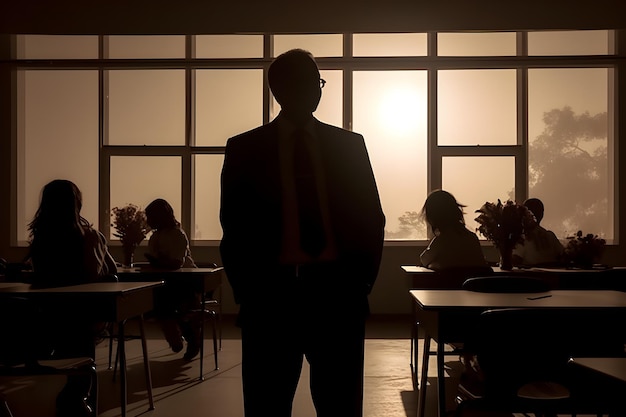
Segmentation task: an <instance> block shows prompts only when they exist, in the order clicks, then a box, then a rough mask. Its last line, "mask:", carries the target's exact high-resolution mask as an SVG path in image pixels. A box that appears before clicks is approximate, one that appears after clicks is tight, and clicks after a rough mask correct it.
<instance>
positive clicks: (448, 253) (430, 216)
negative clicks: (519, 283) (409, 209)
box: [420, 190, 488, 271]
mask: <svg viewBox="0 0 626 417" xmlns="http://www.w3.org/2000/svg"><path fill="white" fill-rule="evenodd" d="M463 207H465V206H464V205H462V204H459V203H458V202H457V201H456V199H455V198H454V196H453V195H452V194H450V193H449V192H447V191H444V190H435V191H433V192H431V193H430V194H429V195H428V197H427V198H426V202H425V203H424V207H423V208H422V216H424V218H425V219H426V222H427V223H428V224H429V225H430V228H431V230H432V232H433V234H434V235H435V236H434V237H433V238H432V240H431V241H430V243H429V245H428V247H427V248H426V250H424V251H423V252H422V254H421V255H420V262H421V264H422V266H425V267H427V268H430V269H434V270H437V271H441V270H447V269H455V268H457V269H458V268H465V267H467V268H472V269H478V268H482V267H485V269H487V268H488V264H487V261H486V260H485V257H484V255H483V252H482V249H481V247H480V241H479V240H478V236H476V234H475V233H472V232H471V231H470V230H468V229H467V227H465V220H464V219H463Z"/></svg>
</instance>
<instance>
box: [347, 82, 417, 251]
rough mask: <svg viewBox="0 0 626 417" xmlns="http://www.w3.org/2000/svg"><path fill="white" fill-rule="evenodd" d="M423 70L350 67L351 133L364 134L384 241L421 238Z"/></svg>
mask: <svg viewBox="0 0 626 417" xmlns="http://www.w3.org/2000/svg"><path fill="white" fill-rule="evenodd" d="M426 97H427V78H426V71H356V72H355V73H354V109H353V110H354V131H355V132H359V133H361V134H363V135H364V137H365V142H366V144H367V148H368V152H369V155H370V159H371V161H372V167H373V169H374V174H375V176H376V182H377V184H378V190H379V193H380V197H381V201H382V205H383V211H384V212H385V216H386V218H387V224H386V226H385V238H386V239H426V226H425V225H424V223H423V222H419V221H417V220H418V216H417V213H418V212H419V211H420V210H421V208H422V205H423V204H424V200H425V199H426V180H427V179H426V178H427V175H426V167H427V160H426V155H427V148H426V133H427V123H426V122H427V117H426Z"/></svg>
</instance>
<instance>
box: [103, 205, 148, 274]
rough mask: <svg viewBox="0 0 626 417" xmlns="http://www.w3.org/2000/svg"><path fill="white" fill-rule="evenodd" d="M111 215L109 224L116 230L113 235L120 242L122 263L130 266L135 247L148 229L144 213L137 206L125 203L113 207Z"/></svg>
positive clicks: (144, 236)
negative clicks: (111, 219) (111, 221)
mask: <svg viewBox="0 0 626 417" xmlns="http://www.w3.org/2000/svg"><path fill="white" fill-rule="evenodd" d="M111 216H112V217H113V224H112V225H111V226H113V227H114V228H115V230H116V233H113V236H115V237H118V238H119V239H120V242H122V248H123V251H124V263H123V264H124V265H125V266H132V263H133V255H134V253H135V249H136V248H137V246H138V245H139V244H140V243H141V241H142V240H144V239H145V238H146V235H147V234H148V232H149V231H150V227H149V226H148V220H147V218H146V213H145V212H144V211H143V210H141V208H140V207H139V206H136V205H134V204H127V205H126V206H124V207H113V209H112V210H111Z"/></svg>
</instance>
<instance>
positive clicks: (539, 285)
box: [462, 275, 550, 293]
mask: <svg viewBox="0 0 626 417" xmlns="http://www.w3.org/2000/svg"><path fill="white" fill-rule="evenodd" d="M462 288H463V289H464V290H467V291H475V292H490V293H497V292H500V293H523V292H546V291H550V286H549V285H548V283H547V282H545V281H543V280H542V279H541V278H535V277H528V276H509V275H507V276H501V275H493V276H488V277H474V278H469V279H467V280H466V281H465V282H463V285H462Z"/></svg>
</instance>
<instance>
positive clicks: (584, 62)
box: [10, 30, 624, 246]
mask: <svg viewBox="0 0 626 417" xmlns="http://www.w3.org/2000/svg"><path fill="white" fill-rule="evenodd" d="M619 32H620V33H621V32H622V31H619ZM437 33H440V32H435V31H431V32H426V34H427V54H426V56H406V57H387V56H385V57H354V56H352V37H353V33H344V34H342V39H343V45H342V49H343V55H342V56H341V57H317V58H316V60H317V63H318V66H319V68H320V69H321V70H341V71H342V72H343V103H344V105H343V114H342V119H343V125H342V127H343V128H345V129H351V127H352V88H353V85H352V78H353V74H354V72H355V71H383V70H426V71H427V74H428V75H427V89H428V97H427V110H428V115H427V120H428V122H427V123H428V133H427V149H428V157H427V161H428V164H427V165H428V166H427V170H426V172H427V178H426V182H427V191H430V190H433V189H437V188H441V185H442V160H443V158H444V157H450V156H494V155H495V156H511V157H514V159H515V198H516V200H517V201H523V200H524V199H525V198H527V197H528V172H527V167H528V145H529V138H528V70H529V69H533V68H595V67H598V68H609V69H610V70H611V71H610V77H609V78H610V80H609V91H608V94H609V108H608V120H609V122H610V125H609V129H608V138H607V139H608V146H609V149H608V152H609V153H608V155H609V161H608V162H609V165H610V169H612V171H613V174H614V178H615V180H614V184H613V194H612V195H611V196H610V197H612V200H613V204H609V210H610V211H611V213H613V219H614V239H613V240H610V241H608V242H607V243H613V244H616V243H618V237H619V224H620V222H619V215H618V214H619V212H618V210H617V207H618V201H619V200H620V194H619V189H618V182H619V181H618V180H617V178H619V172H618V167H619V164H618V162H619V153H618V152H619V149H618V143H617V139H616V138H618V120H619V119H620V117H619V115H618V114H617V111H618V109H617V102H618V98H619V94H620V93H619V92H618V91H617V85H618V84H617V79H618V76H619V74H620V73H623V72H624V69H623V65H624V63H623V58H624V56H623V54H620V53H619V52H618V51H613V49H614V45H615V44H616V37H617V36H618V35H619V36H621V37H624V36H623V35H622V34H619V33H618V31H612V30H611V31H609V40H610V49H609V54H608V55H581V56H528V33H529V31H517V32H515V33H516V52H517V53H516V55H515V56H484V57H483V56H480V57H476V56H459V57H456V56H438V55H437ZM274 35H275V34H274V33H265V34H263V56H262V58H223V59H219V58H195V57H194V50H195V47H194V42H195V35H185V58H171V59H144V58H142V59H110V58H106V57H107V55H108V54H107V45H108V42H107V39H108V36H107V35H98V59H58V60H50V59H42V60H36V59H12V60H11V61H10V65H11V68H12V69H15V70H17V71H19V70H38V69H41V70H51V69H77V68H81V69H95V70H97V71H98V80H99V81H98V83H99V85H98V94H99V100H98V101H99V127H98V130H99V132H98V137H99V149H100V152H99V185H100V186H99V194H98V195H99V201H98V212H99V216H98V220H97V223H98V226H99V229H100V230H101V231H102V232H103V233H104V234H105V236H109V232H110V219H109V216H108V214H109V212H110V185H111V184H110V173H111V172H110V161H111V158H112V157H113V156H180V157H181V159H182V173H181V174H182V175H181V181H182V184H181V190H182V195H181V205H182V206H181V210H182V212H181V214H180V219H179V220H180V221H181V224H182V227H183V228H184V229H185V230H193V228H192V225H193V224H194V218H193V216H194V213H193V208H194V200H193V198H194V196H193V187H194V183H193V181H194V179H193V172H194V171H193V170H194V167H193V162H192V161H193V155H202V154H214V155H223V154H224V152H225V146H195V145H194V131H195V129H194V126H195V125H194V123H195V121H194V117H195V109H194V97H193V94H194V91H195V73H194V70H197V69H261V70H262V71H263V74H264V76H263V123H267V122H269V121H270V113H271V112H270V105H271V101H272V97H271V92H270V89H269V86H268V83H267V77H266V74H267V70H268V68H269V65H270V64H271V62H272V60H273V56H274V53H273V36H274ZM281 35H284V34H281ZM13 38H15V36H13ZM12 43H13V45H15V39H13V42H12ZM611 53H612V54H611ZM116 69H182V70H184V71H185V103H186V106H185V107H186V108H185V143H184V145H181V146H123V145H108V144H107V117H108V115H107V110H106V103H105V97H106V92H107V85H108V79H107V71H109V70H116ZM468 69H514V70H515V71H516V91H517V115H516V119H517V143H516V144H514V145H497V146H493V145H488V146H459V145H455V146H450V145H438V144H437V79H438V71H440V70H468ZM621 91H623V87H621ZM13 101H15V99H13ZM13 136H14V137H13V142H12V143H13V146H12V149H14V150H15V149H16V148H17V145H18V144H17V138H16V137H15V136H16V134H15V129H13ZM12 171H13V173H14V174H15V175H16V177H15V178H17V172H16V169H15V168H14V169H13V170H12ZM16 181H19V179H17V180H16ZM12 190H13V191H12V193H13V195H12V197H15V198H12V202H13V204H12V208H11V210H12V211H11V216H12V218H13V216H14V214H15V212H16V210H17V198H16V197H17V193H18V190H17V189H16V186H13V187H12ZM416 210H419V208H416ZM12 227H13V228H14V230H12V231H11V236H12V241H11V244H12V245H14V244H17V245H18V246H22V245H24V244H25V242H17V239H16V238H15V236H16V235H17V234H16V231H15V230H16V229H17V225H15V224H13V226H12ZM428 233H429V237H431V235H430V231H429V232H428ZM191 236H192V235H190V237H191ZM422 242H425V240H409V241H401V240H386V241H385V244H386V245H414V244H416V243H422ZM191 243H192V245H194V246H216V245H218V244H219V239H218V240H192V241H191ZM113 244H114V245H115V244H116V243H115V242H114V243H113Z"/></svg>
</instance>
